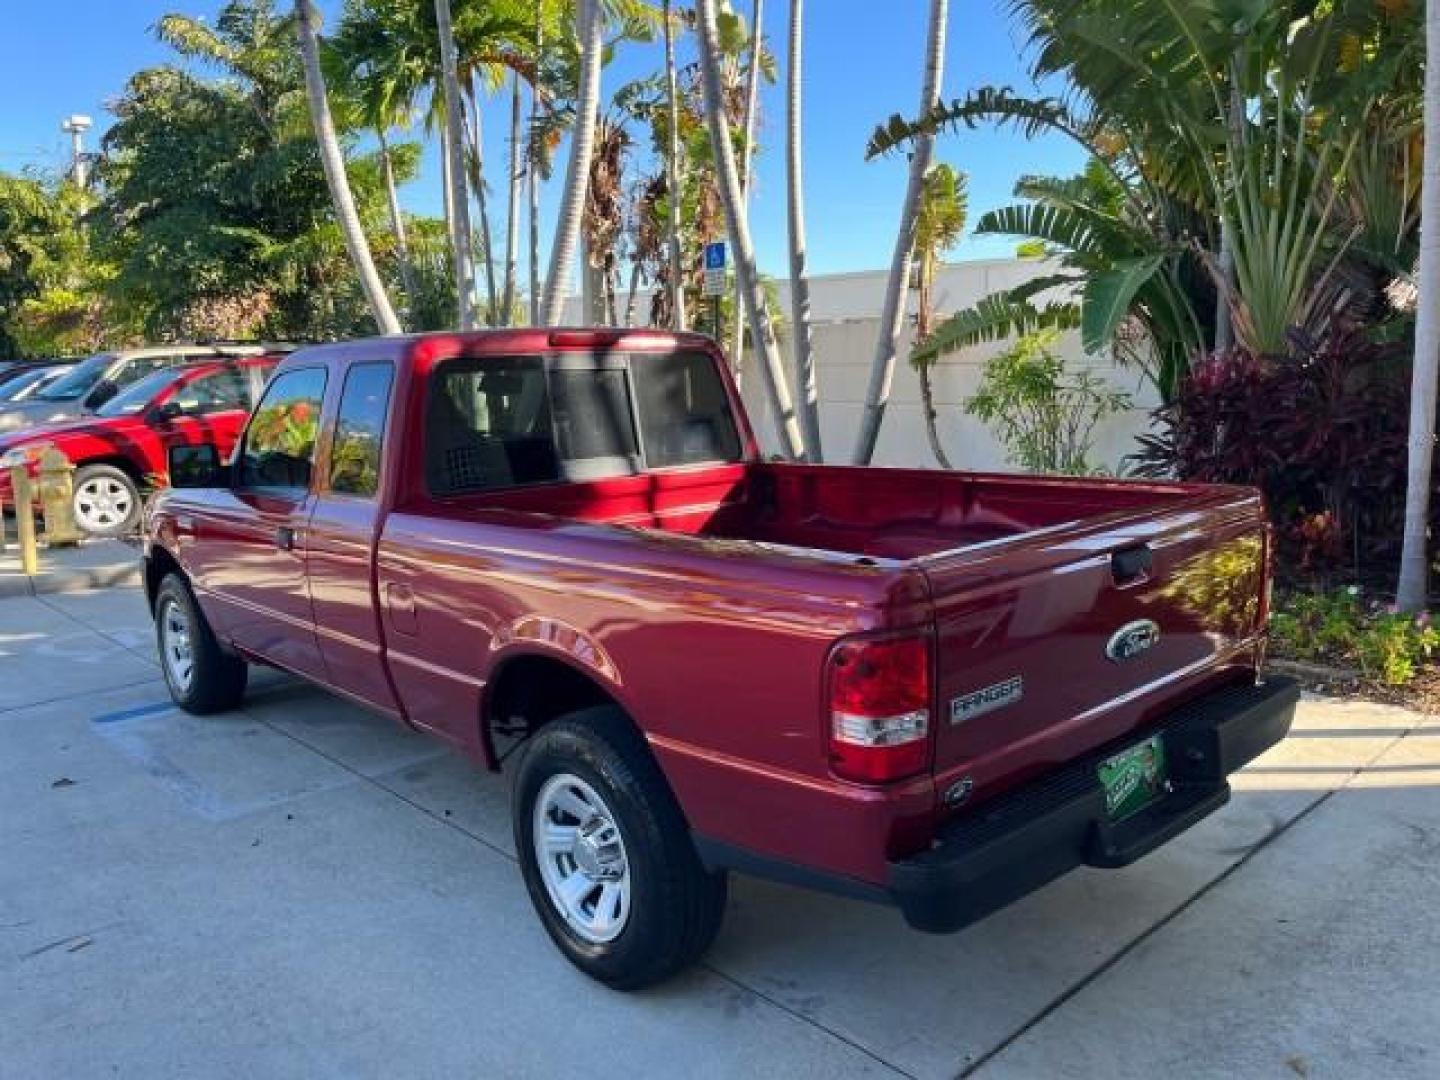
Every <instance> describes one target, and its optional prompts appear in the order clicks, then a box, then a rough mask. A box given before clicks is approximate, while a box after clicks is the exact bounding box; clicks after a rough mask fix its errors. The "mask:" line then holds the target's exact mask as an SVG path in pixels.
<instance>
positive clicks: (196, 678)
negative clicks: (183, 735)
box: [155, 574, 250, 716]
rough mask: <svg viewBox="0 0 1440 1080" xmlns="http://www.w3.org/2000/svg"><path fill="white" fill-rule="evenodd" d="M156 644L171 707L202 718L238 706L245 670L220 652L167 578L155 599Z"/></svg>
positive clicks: (185, 594)
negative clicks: (172, 703) (172, 702)
mask: <svg viewBox="0 0 1440 1080" xmlns="http://www.w3.org/2000/svg"><path fill="white" fill-rule="evenodd" d="M155 639H156V644H157V645H158V646H159V649H160V670H161V671H162V672H164V675H165V685H166V686H167V687H169V689H170V698H171V700H173V701H174V702H175V704H176V705H179V706H180V708H182V709H184V710H185V711H186V712H188V713H194V714H195V715H197V716H204V715H207V714H209V713H216V712H223V711H225V710H226V709H233V708H234V707H235V706H236V705H238V704H240V699H241V698H243V697H244V696H245V683H246V680H247V679H248V677H249V670H250V668H249V665H248V664H246V663H245V661H244V660H241V659H240V658H239V657H238V656H232V655H230V654H228V653H226V652H225V651H224V650H223V649H222V648H221V647H220V642H219V641H218V640H217V639H216V637H215V632H214V631H213V630H211V629H210V624H209V623H208V622H206V621H205V615H204V613H203V612H202V611H201V610H200V605H199V604H197V603H196V602H195V594H194V593H192V592H191V591H190V586H189V585H188V584H186V582H185V579H184V578H182V577H181V576H180V575H179V574H169V575H167V576H166V578H165V580H164V581H162V582H161V583H160V588H159V590H158V591H157V592H156V594H155Z"/></svg>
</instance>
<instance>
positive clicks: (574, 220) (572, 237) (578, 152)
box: [540, 0, 605, 326]
mask: <svg viewBox="0 0 1440 1080" xmlns="http://www.w3.org/2000/svg"><path fill="white" fill-rule="evenodd" d="M575 7H576V11H575V22H576V29H577V30H578V32H579V37H580V85H579V93H578V94H577V96H576V100H575V128H574V130H573V131H572V132H571V135H570V160H569V162H568V163H567V165H566V168H565V189H564V192H563V193H562V195H561V197H560V217H559V219H558V221H557V222H556V225H555V240H554V243H553V244H552V245H551V247H550V275H549V278H548V279H547V281H546V284H545V303H544V305H543V306H542V308H541V312H540V321H541V322H542V323H543V324H544V325H546V326H554V325H556V324H557V323H558V322H559V321H560V316H561V309H562V307H563V306H564V303H565V293H566V290H567V289H568V287H569V284H570V270H571V264H572V263H573V262H574V261H575V249H576V247H578V246H579V243H580V225H581V221H582V219H583V217H584V213H585V197H586V193H587V191H588V188H589V184H590V156H591V154H592V152H593V150H594V147H595V128H596V123H597V121H598V120H599V116H600V68H601V65H602V64H603V62H604V55H603V54H604V48H605V41H604V27H605V19H604V14H603V12H602V11H601V10H600V0H576V5H575Z"/></svg>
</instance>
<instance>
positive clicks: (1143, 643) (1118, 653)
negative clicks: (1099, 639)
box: [1105, 619, 1160, 663]
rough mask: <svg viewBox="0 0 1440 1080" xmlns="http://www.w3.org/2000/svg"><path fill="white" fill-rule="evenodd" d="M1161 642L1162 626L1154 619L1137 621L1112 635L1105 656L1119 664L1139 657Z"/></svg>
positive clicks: (1106, 646)
mask: <svg viewBox="0 0 1440 1080" xmlns="http://www.w3.org/2000/svg"><path fill="white" fill-rule="evenodd" d="M1159 640H1160V625H1159V624H1158V623H1157V622H1155V620H1154V619H1136V620H1135V621H1134V622H1129V623H1126V624H1125V625H1124V626H1122V627H1120V629H1119V630H1116V631H1115V633H1113V634H1111V635H1110V640H1109V641H1108V642H1106V643H1105V655H1106V656H1108V657H1109V658H1110V659H1111V660H1114V661H1116V662H1117V663H1118V662H1120V661H1121V660H1129V659H1130V658H1131V657H1135V656H1139V655H1140V654H1141V653H1142V652H1144V651H1145V650H1146V649H1149V648H1152V647H1153V646H1154V645H1155V643H1156V642H1158V641H1159Z"/></svg>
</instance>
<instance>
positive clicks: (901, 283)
mask: <svg viewBox="0 0 1440 1080" xmlns="http://www.w3.org/2000/svg"><path fill="white" fill-rule="evenodd" d="M948 14H949V4H948V2H947V0H930V26H929V32H928V35H927V38H926V47H925V78H924V82H923V84H922V88H921V91H920V109H919V112H918V113H917V114H916V115H918V116H928V115H929V114H930V112H931V111H932V110H933V109H934V108H935V107H936V106H937V105H938V104H939V103H940V79H941V76H942V75H943V73H944V65H945V20H946V16H947V15H948ZM934 147H935V136H934V134H933V133H932V132H928V131H927V132H922V133H920V135H918V136H917V137H916V139H915V146H914V149H913V150H912V151H911V156H910V176H909V179H908V180H907V182H906V185H905V201H904V202H903V203H902V204H901V206H900V228H899V230H898V232H897V233H896V236H895V250H894V253H893V254H892V255H891V258H890V278H889V280H888V281H887V282H886V286H885V305H884V307H883V308H882V310H881V314H880V331H879V335H878V337H877V340H876V342H875V358H874V360H873V361H872V363H871V367H870V386H869V388H868V389H867V390H866V392H865V410H864V412H863V413H862V414H861V417H860V434H859V436H858V438H857V440H856V444H855V454H854V462H855V464H857V465H868V464H869V463H870V459H871V458H872V457H874V456H875V441H876V439H877V438H878V437H879V435H880V422H881V420H882V419H884V416H885V404H886V401H887V400H888V399H889V397H890V380H891V378H892V377H893V376H894V373H895V353H896V351H897V350H898V348H899V344H900V328H901V326H902V325H903V324H904V320H905V303H904V301H905V294H906V290H907V288H908V287H909V281H910V261H911V255H912V253H913V251H914V248H915V217H916V213H917V212H918V210H919V206H920V197H921V195H922V194H923V193H924V185H925V173H926V171H927V170H928V169H929V168H930V159H931V157H932V155H933V153H934Z"/></svg>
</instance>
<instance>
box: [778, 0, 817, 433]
mask: <svg viewBox="0 0 1440 1080" xmlns="http://www.w3.org/2000/svg"><path fill="white" fill-rule="evenodd" d="M804 18H805V0H790V59H789V65H788V70H787V72H786V87H787V90H788V93H787V94H786V101H785V120H786V123H785V166H786V177H785V179H786V211H787V214H786V217H787V220H788V222H789V226H790V228H789V233H790V340H791V341H792V342H793V343H794V344H793V346H792V347H793V349H794V352H795V357H794V360H795V391H796V393H797V394H798V395H799V398H800V402H799V404H800V427H801V430H802V431H803V432H804V433H805V448H806V451H807V454H806V457H807V458H808V459H809V460H810V461H824V460H825V457H824V454H823V453H822V452H821V449H820V391H819V387H818V385H817V381H816V377H815V353H814V344H813V342H812V341H811V335H810V278H809V275H808V274H807V272H806V270H805V183H804V163H803V161H802V158H803V157H804V155H803V153H802V149H803V145H804V144H803V142H802V140H801V137H800V132H801V126H802V125H801V110H800V96H801V92H802V90H803V89H804V79H803V72H802V59H803V57H802V48H801V46H802V43H803V39H804Z"/></svg>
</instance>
